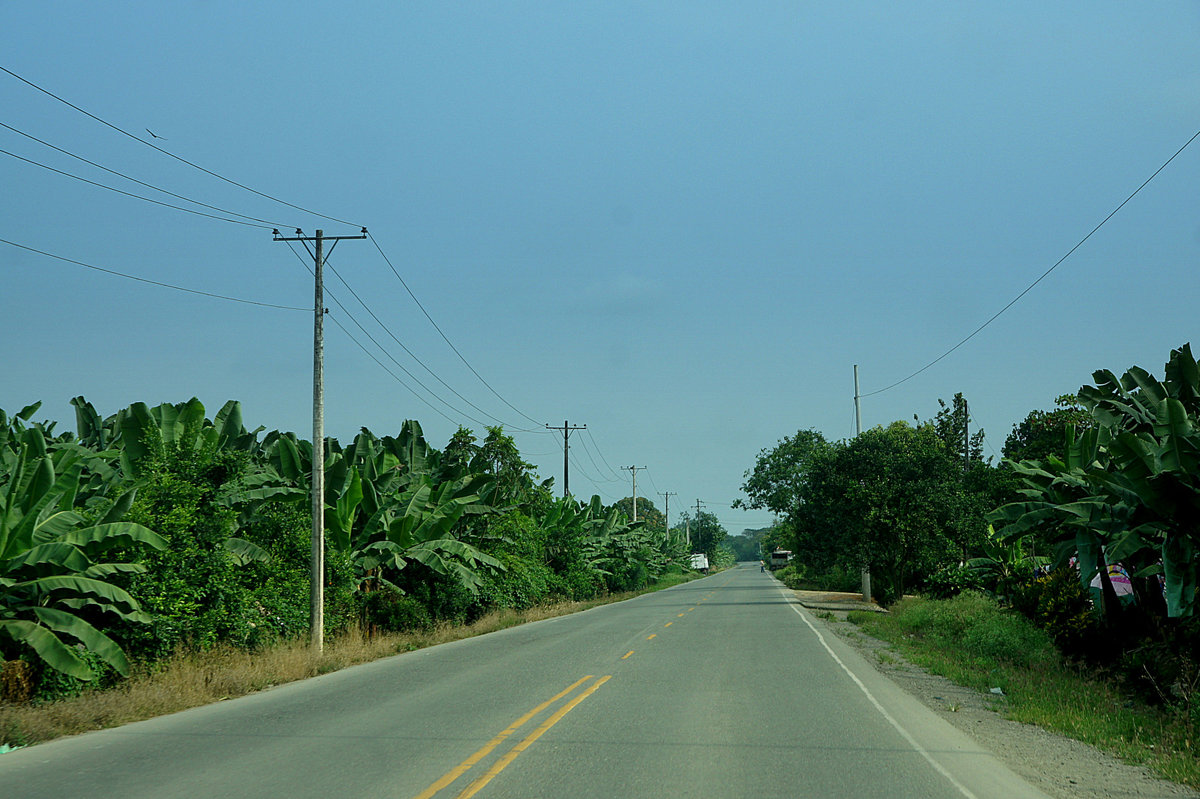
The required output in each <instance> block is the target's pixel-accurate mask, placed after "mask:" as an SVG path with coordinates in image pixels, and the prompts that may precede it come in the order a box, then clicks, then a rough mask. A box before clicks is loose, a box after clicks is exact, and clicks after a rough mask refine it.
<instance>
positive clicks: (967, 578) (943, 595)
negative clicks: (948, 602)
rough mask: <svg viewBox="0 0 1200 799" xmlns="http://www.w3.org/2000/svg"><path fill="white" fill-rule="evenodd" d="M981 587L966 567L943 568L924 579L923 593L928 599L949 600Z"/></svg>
mask: <svg viewBox="0 0 1200 799" xmlns="http://www.w3.org/2000/svg"><path fill="white" fill-rule="evenodd" d="M981 587H982V586H980V585H979V581H978V579H977V578H976V576H975V574H974V573H973V572H972V570H971V569H969V568H967V567H966V566H958V565H954V566H943V567H942V568H940V569H938V570H937V571H935V572H934V573H933V574H931V575H929V577H927V578H926V580H925V585H924V590H923V593H924V594H925V595H926V596H927V597H929V598H930V599H950V598H951V597H954V596H958V595H959V594H961V593H962V592H963V591H970V590H977V589H979V588H981Z"/></svg>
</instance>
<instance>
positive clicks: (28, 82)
mask: <svg viewBox="0 0 1200 799" xmlns="http://www.w3.org/2000/svg"><path fill="white" fill-rule="evenodd" d="M0 71H3V72H5V73H7V74H9V75H11V76H12V77H14V78H16V79H17V80H19V81H21V82H22V83H24V84H26V85H28V86H32V87H33V88H34V89H37V90H38V91H39V92H41V93H42V94H45V95H46V96H48V97H52V98H54V99H55V100H57V101H59V102H60V103H62V104H63V105H65V106H68V107H69V108H73V109H75V110H76V111H78V112H79V113H81V114H83V115H84V116H86V117H89V118H91V119H94V120H95V121H97V122H99V123H100V124H101V125H105V126H107V127H109V128H112V129H113V130H115V131H116V132H117V133H120V134H123V135H125V136H128V137H129V138H131V139H133V140H134V141H137V142H141V143H142V144H144V145H146V146H147V147H150V148H152V149H154V150H158V151H159V152H160V153H162V154H163V155H165V156H168V157H170V158H174V159H175V160H176V161H179V162H180V163H182V164H187V165H188V166H190V167H192V168H193V169H198V170H200V171H201V172H203V173H204V174H206V175H211V176H212V177H214V178H216V179H218V180H223V181H225V182H226V183H228V184H230V185H231V186H237V187H238V188H239V189H244V190H246V191H248V192H250V193H251V194H257V195H258V196H259V197H264V198H266V199H268V200H271V201H273V202H277V203H279V204H280V205H286V206H287V207H288V208H294V209H296V210H297V211H303V212H304V213H306V214H312V215H313V216H319V217H321V218H322V219H328V220H330V221H331V222H340V223H341V224H343V225H351V226H353V227H362V226H361V225H356V224H354V223H353V222H347V221H346V220H345V219H338V218H337V217H336V216H328V215H327V214H322V213H318V212H316V211H313V210H311V209H309V208H305V207H303V206H300V205H295V204H294V203H290V202H288V201H287V200H281V199H280V198H278V197H275V196H273V195H270V194H267V193H265V192H261V191H259V190H258V189H253V188H251V187H249V186H247V185H245V184H244V183H238V182H237V181H236V180H232V179H230V178H227V177H225V176H224V175H221V174H218V173H216V172H213V171H212V170H211V169H205V168H204V167H202V166H200V165H199V164H196V163H193V162H191V161H189V160H187V159H186V158H182V157H180V156H178V155H175V154H174V153H172V152H171V151H169V150H164V149H163V148H162V147H159V146H158V145H157V144H154V143H153V142H149V141H146V140H145V139H143V138H142V137H141V136H137V135H134V134H133V133H130V132H129V131H127V130H124V129H123V128H120V127H117V126H116V125H114V124H113V123H111V122H109V121H107V120H105V119H101V118H100V117H98V116H96V115H95V114H93V113H91V112H89V111H85V110H84V109H82V108H80V107H79V106H77V105H75V104H74V103H72V102H70V101H68V100H65V99H63V98H62V97H59V96H58V95H57V94H55V93H54V92H52V91H50V90H49V89H44V88H42V87H41V86H39V85H37V84H36V83H34V82H33V81H31V80H28V79H26V78H23V77H21V76H20V75H18V74H17V73H15V72H13V71H12V70H11V69H7V68H6V67H3V66H0Z"/></svg>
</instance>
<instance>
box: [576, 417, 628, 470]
mask: <svg viewBox="0 0 1200 799" xmlns="http://www.w3.org/2000/svg"><path fill="white" fill-rule="evenodd" d="M584 429H585V430H586V429H587V428H586V427H585V428H584ZM579 442H580V444H582V445H583V451H584V453H585V454H586V455H587V456H588V460H590V461H591V462H592V466H594V467H595V468H596V474H604V470H603V469H601V468H600V465H599V464H598V463H596V459H595V458H593V457H592V451H591V450H590V449H588V446H587V441H586V440H585V439H582V438H581V439H579ZM601 480H603V481H604V482H606V483H616V482H619V480H618V479H617V478H601Z"/></svg>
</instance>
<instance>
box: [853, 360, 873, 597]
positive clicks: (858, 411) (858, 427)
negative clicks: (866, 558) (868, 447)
mask: <svg viewBox="0 0 1200 799" xmlns="http://www.w3.org/2000/svg"><path fill="white" fill-rule="evenodd" d="M860 399H861V396H860V395H859V393H858V364H854V436H855V438H857V437H858V436H860V435H862V404H861V403H860V402H859V400H860ZM862 598H863V602H870V601H871V567H870V566H868V565H867V564H865V563H864V564H863V567H862Z"/></svg>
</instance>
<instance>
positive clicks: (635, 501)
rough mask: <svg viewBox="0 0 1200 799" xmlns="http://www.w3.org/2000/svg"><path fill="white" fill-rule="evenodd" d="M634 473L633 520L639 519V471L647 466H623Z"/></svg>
mask: <svg viewBox="0 0 1200 799" xmlns="http://www.w3.org/2000/svg"><path fill="white" fill-rule="evenodd" d="M623 468H624V469H625V470H627V471H628V472H629V473H630V474H632V475H633V520H634V521H635V522H636V521H637V473H638V469H645V468H646V467H645V466H625V467H623Z"/></svg>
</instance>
